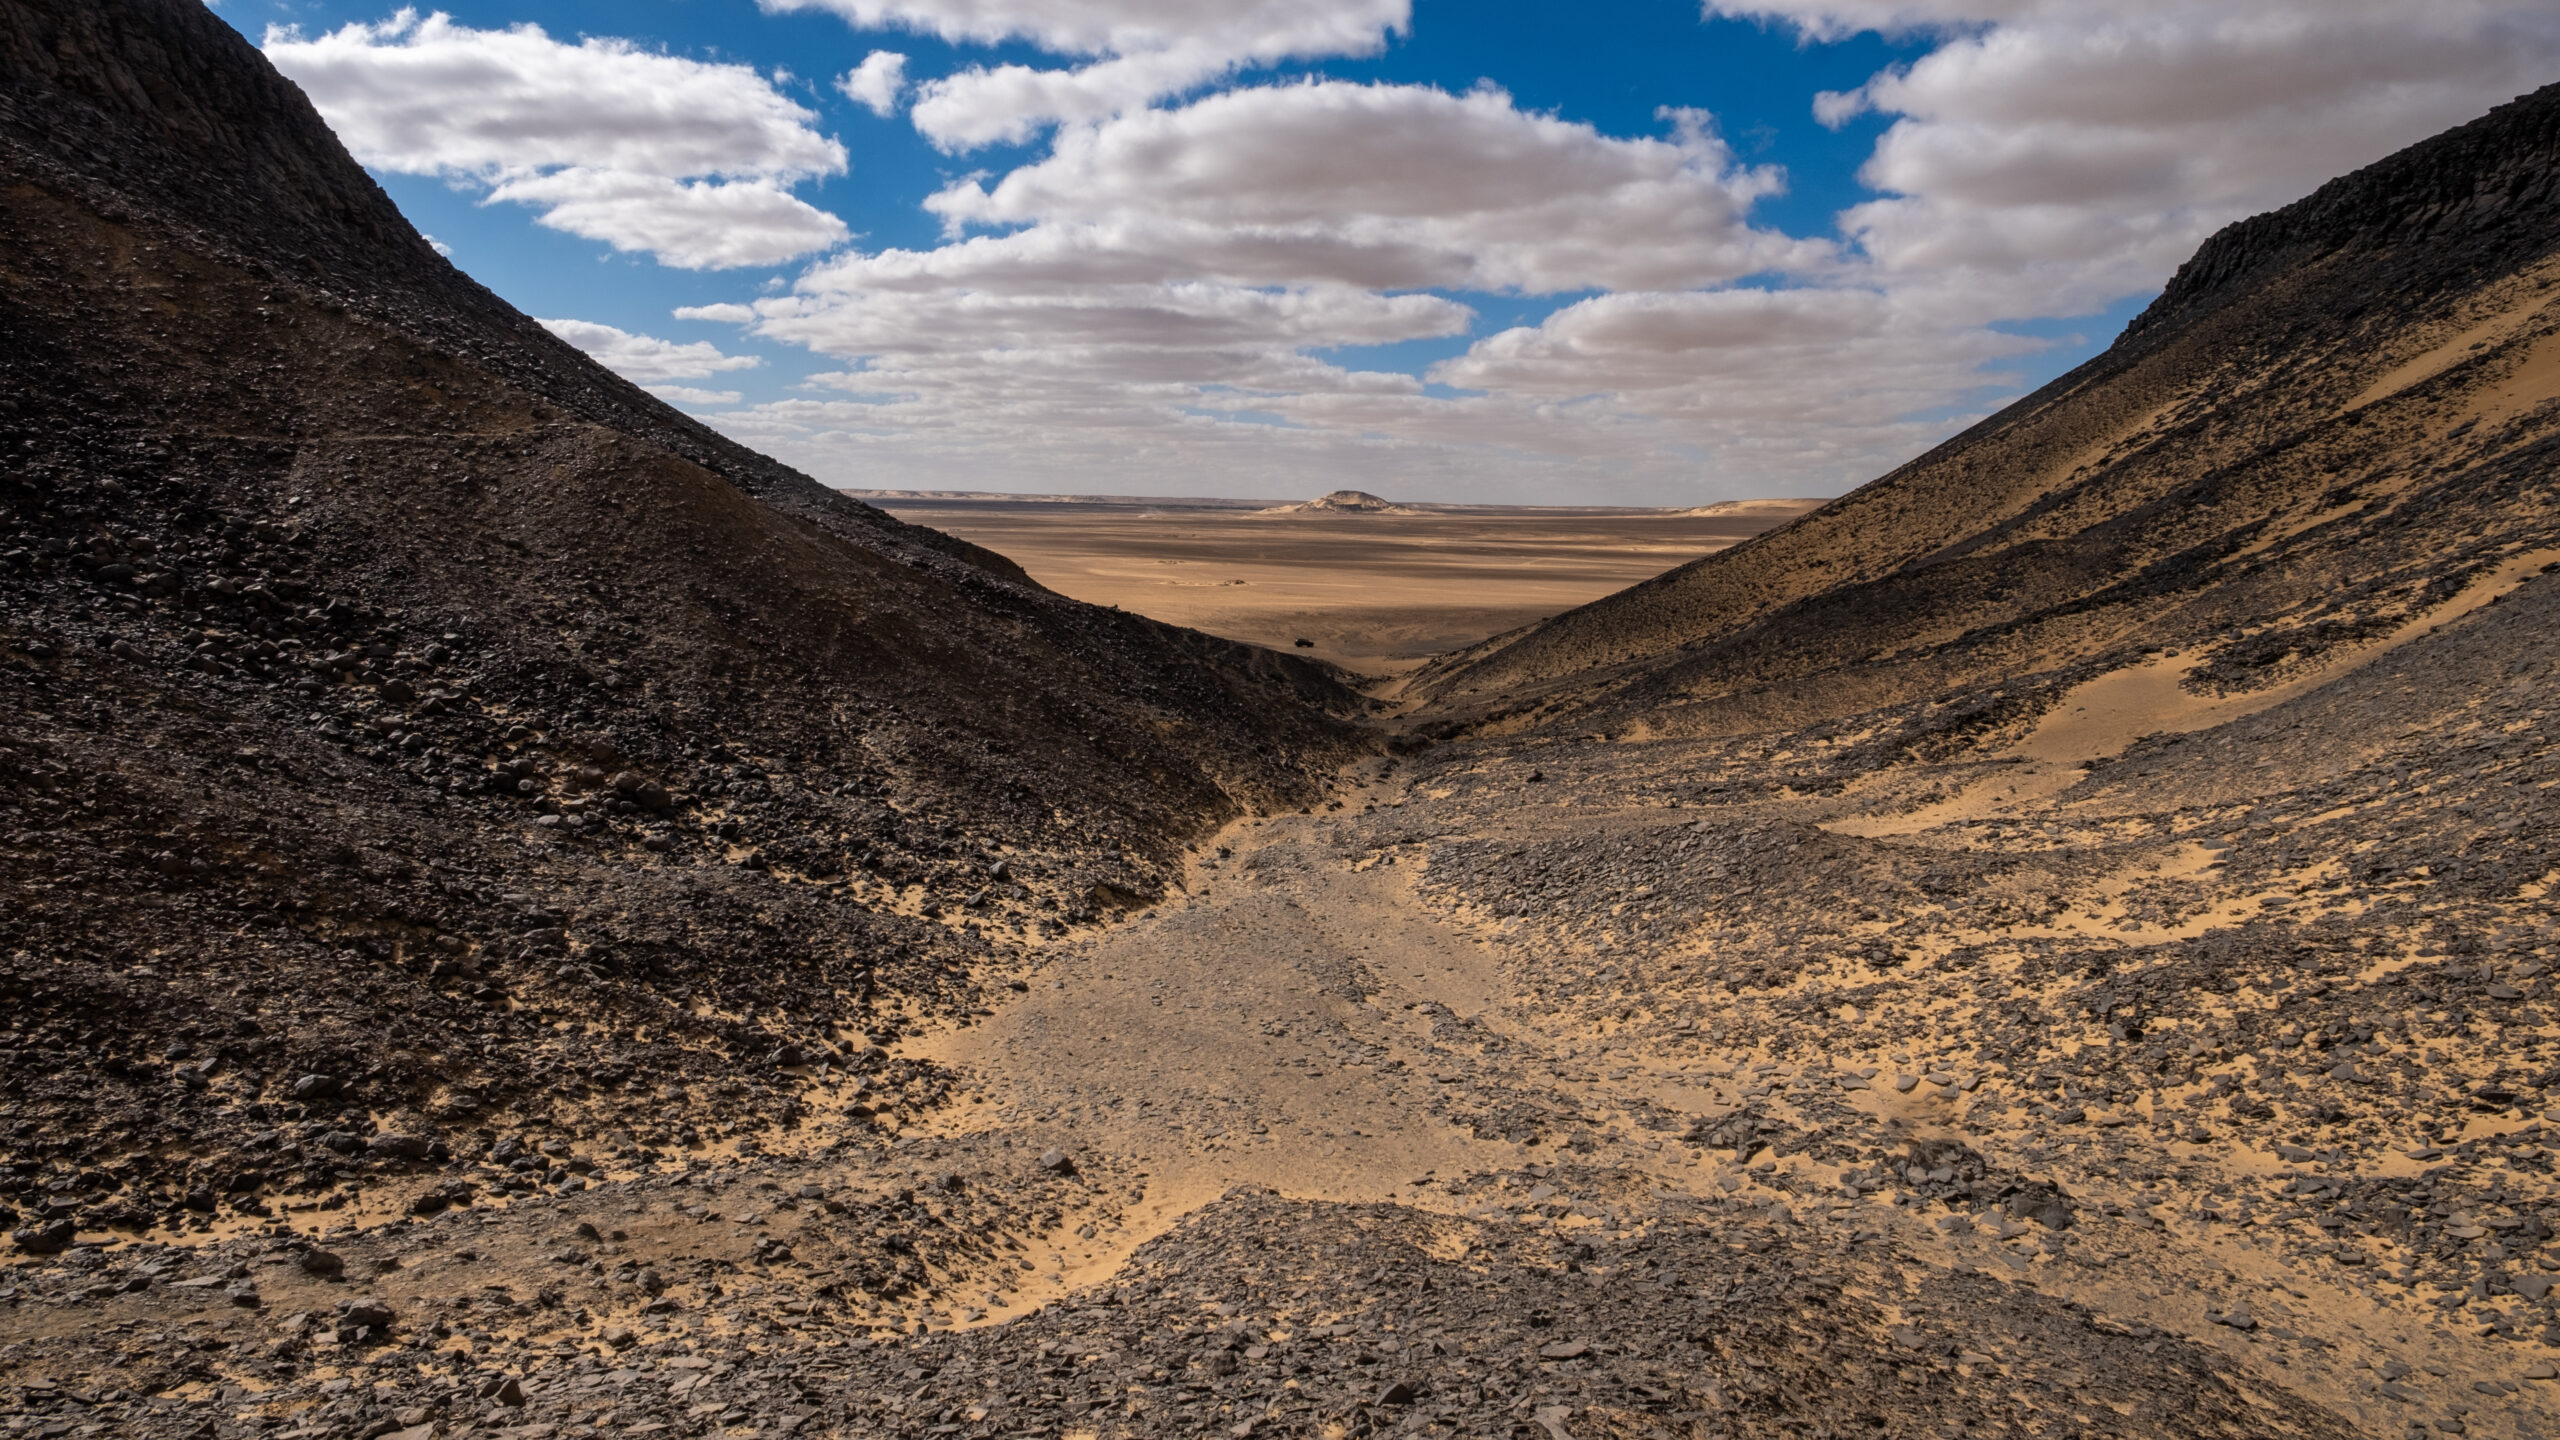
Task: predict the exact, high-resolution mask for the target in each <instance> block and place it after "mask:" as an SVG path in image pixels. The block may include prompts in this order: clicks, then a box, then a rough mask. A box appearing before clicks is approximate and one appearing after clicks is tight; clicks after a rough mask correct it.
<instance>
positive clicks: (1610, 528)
mask: <svg viewBox="0 0 2560 1440" xmlns="http://www.w3.org/2000/svg"><path fill="white" fill-rule="evenodd" d="M846 493H848V494H850V495H852V496H853V497H854V498H856V499H859V500H863V501H866V502H868V503H870V504H873V505H877V506H879V507H880V508H881V509H883V510H886V511H888V512H890V513H891V514H893V515H895V516H897V517H898V518H899V519H901V520H906V521H910V522H912V523H914V524H918V525H929V526H932V527H933V528H934V529H936V530H941V531H944V532H946V533H948V534H952V535H957V536H959V537H960V538H962V539H964V540H968V541H970V542H972V543H973V544H978V545H983V546H985V547H987V548H988V549H990V550H993V551H995V552H997V553H998V554H1000V555H1003V556H1005V557H1006V558H1008V559H1010V560H1013V561H1014V562H1016V563H1017V564H1019V565H1021V566H1022V567H1023V569H1025V570H1027V571H1029V572H1030V574H1031V577H1032V578H1033V579H1035V580H1037V581H1039V582H1040V583H1041V584H1043V585H1046V586H1048V587H1049V588H1050V589H1052V590H1055V591H1057V592H1058V593H1059V594H1061V595H1066V596H1069V597H1071V598H1073V599H1077V600H1082V601H1085V602H1087V603H1089V604H1095V605H1116V606H1119V607H1120V608H1121V609H1124V610H1131V611H1135V612H1137V613H1138V614H1141V615H1146V616H1149V617H1151V618H1153V619H1157V620H1163V621H1167V622H1170V623H1172V624H1176V625H1187V626H1190V627H1191V628H1193V629H1196V630H1203V631H1206V632H1208V633H1209V634H1212V635H1220V636H1224V637H1226V638H1228V639H1231V640H1243V641H1248V642H1250V643H1253V644H1256V645H1268V646H1270V647H1272V648H1274V649H1278V650H1295V651H1298V652H1301V653H1306V654H1312V655H1314V656H1316V657H1318V658H1320V659H1324V660H1328V661H1331V662H1333V663H1334V664H1337V665H1340V666H1342V667H1344V668H1346V669H1349V670H1353V671H1356V672H1359V673H1361V674H1364V675H1372V676H1378V677H1382V678H1386V677H1393V676H1397V675H1401V674H1403V673H1405V672H1407V671H1410V670H1412V669H1413V668H1415V667H1416V666H1419V665H1420V664H1422V663H1423V661H1425V660H1426V659H1428V658H1429V657H1431V656H1433V655H1435V654H1440V653H1442V652H1445V651H1449V650H1455V649H1458V648H1460V647H1462V646H1466V645H1470V644H1473V643H1475V642H1476V641H1478V640H1482V639H1484V638H1486V637H1487V636H1492V635H1499V634H1502V633H1504V632H1506V631H1509V630H1515V629H1517V628H1519V627H1521V626H1523V625H1528V624H1533V623H1535V622H1537V621H1539V620H1543V619H1545V618H1547V617H1549V616H1552V615H1555V614H1558V613H1560V612H1562V611H1565V610H1570V609H1572V608H1574V607H1575V606H1577V605H1582V604H1586V603H1588V602H1590V601H1593V600H1597V599H1599V598H1600V597H1601V596H1603V595H1608V594H1611V593H1613V592H1615V591H1618V590H1622V589H1624V588H1626V587H1627V586H1629V585H1632V584H1634V583H1636V582H1637V581H1640V580H1646V579H1650V578H1651V577H1653V576H1655V575H1659V574H1661V573H1662V572H1663V571H1665V570H1669V569H1671V568H1672V567H1674V566H1676V565H1681V564H1685V563H1687V562H1688V561H1691V560H1695V559H1697V558H1698V557H1699V556H1702V555H1709V554H1713V553H1714V552H1716V551H1718V550H1723V549H1727V548H1730V547H1731V546H1734V545H1737V544H1740V543H1741V542H1742V541H1745V540H1748V539H1750V538H1751V537H1752V536H1754V535H1757V534H1760V533H1761V532H1763V531H1765V530H1771V529H1774V528H1776V527H1777V526H1780V525H1783V524H1785V523H1786V522H1788V521H1790V520H1793V519H1795V518H1796V517H1797V516H1799V515H1802V514H1804V513H1806V512H1807V511H1810V510H1813V509H1816V508H1818V507H1820V506H1821V505H1822V504H1824V503H1825V502H1824V501H1822V500H1818V499H1817V500H1805V499H1771V500H1736V501H1726V502H1723V503H1721V504H1715V505H1706V506H1700V507H1696V508H1691V509H1657V510H1645V509H1615V508H1602V507H1579V506H1574V507H1562V506H1514V505H1416V504H1405V503H1399V502H1394V501H1390V500H1381V499H1379V498H1378V497H1376V496H1373V495H1367V494H1364V493H1362V492H1359V491H1337V492H1335V493H1334V494H1332V495H1327V496H1323V497H1321V498H1319V499H1316V500H1313V501H1307V502H1301V503H1289V502H1283V501H1277V500H1220V499H1159V498H1149V497H1139V496H1064V495H1005V494H977V493H970V492H965V491H897V490H853V491H848V492H846Z"/></svg>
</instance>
